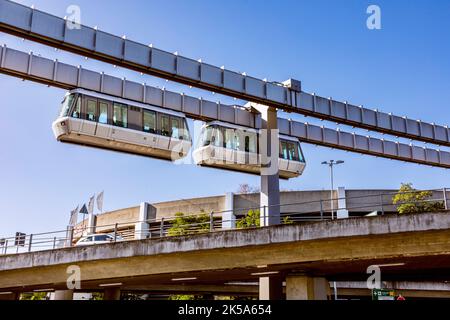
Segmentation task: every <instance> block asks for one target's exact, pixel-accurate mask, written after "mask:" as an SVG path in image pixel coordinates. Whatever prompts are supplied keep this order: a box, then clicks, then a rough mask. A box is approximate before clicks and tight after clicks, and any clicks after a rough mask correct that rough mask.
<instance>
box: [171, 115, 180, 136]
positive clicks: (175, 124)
mask: <svg viewBox="0 0 450 320" xmlns="http://www.w3.org/2000/svg"><path fill="white" fill-rule="evenodd" d="M170 120H171V121H170V122H171V129H172V138H176V139H183V137H182V136H181V134H180V133H181V121H180V120H181V119H180V118H176V117H171V119H170Z"/></svg>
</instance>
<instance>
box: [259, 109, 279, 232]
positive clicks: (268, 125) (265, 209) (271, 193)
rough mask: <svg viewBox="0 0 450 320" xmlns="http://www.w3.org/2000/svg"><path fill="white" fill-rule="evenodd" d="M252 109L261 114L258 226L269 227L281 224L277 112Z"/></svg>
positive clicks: (274, 110)
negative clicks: (259, 217)
mask: <svg viewBox="0 0 450 320" xmlns="http://www.w3.org/2000/svg"><path fill="white" fill-rule="evenodd" d="M253 107H254V108H255V109H256V110H258V111H259V112H260V113H261V129H262V130H261V134H260V137H259V152H260V154H261V192H260V206H261V212H260V214H261V219H260V225H261V226H271V225H276V224H279V223H280V222H281V221H280V207H279V204H280V181H279V173H278V158H279V138H278V120H277V119H278V118H277V110H276V109H275V108H271V107H268V106H264V105H259V104H258V105H255V106H253Z"/></svg>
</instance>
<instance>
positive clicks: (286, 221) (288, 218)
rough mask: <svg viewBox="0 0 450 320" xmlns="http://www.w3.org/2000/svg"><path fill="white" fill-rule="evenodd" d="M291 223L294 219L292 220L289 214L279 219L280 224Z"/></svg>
mask: <svg viewBox="0 0 450 320" xmlns="http://www.w3.org/2000/svg"><path fill="white" fill-rule="evenodd" d="M293 223H294V220H292V219H291V217H290V216H285V217H283V219H282V220H281V224H293Z"/></svg>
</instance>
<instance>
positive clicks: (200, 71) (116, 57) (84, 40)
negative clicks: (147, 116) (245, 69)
mask: <svg viewBox="0 0 450 320" xmlns="http://www.w3.org/2000/svg"><path fill="white" fill-rule="evenodd" d="M66 22H67V21H66V20H64V19H62V18H59V17H56V16H53V15H50V14H48V13H46V12H42V11H39V10H36V9H34V8H30V7H26V6H23V5H21V4H18V3H15V2H12V1H8V0H0V31H3V32H6V33H10V34H13V35H17V36H20V37H23V38H26V39H29V40H32V41H36V42H40V43H43V44H46V45H50V46H53V47H55V48H59V49H63V50H67V51H70V52H73V53H76V54H81V55H84V56H87V57H90V58H94V59H98V60H101V61H104V62H107V63H112V64H115V65H119V66H122V67H125V68H128V69H132V70H136V71H139V72H142V73H146V74H150V75H154V76H158V77H162V78H166V79H169V80H173V81H176V82H179V83H184V84H188V85H191V86H194V87H198V88H202V89H208V90H212V91H215V92H217V93H221V94H225V95H229V96H233V97H236V98H240V99H243V100H248V101H252V102H257V103H261V104H264V105H268V106H272V107H276V108H279V109H282V110H284V111H287V112H296V113H300V114H304V115H308V116H313V117H317V118H321V119H324V120H331V121H337V122H339V123H342V124H347V125H351V126H355V127H359V128H364V129H369V130H372V131H377V132H381V133H386V134H390V135H394V136H398V137H404V138H409V139H413V140H418V141H423V142H429V143H433V144H437V145H444V146H450V129H449V128H448V127H447V126H441V125H436V124H434V123H427V122H422V121H420V120H413V119H408V118H406V117H401V116H397V115H393V114H390V113H385V112H380V111H376V110H371V109H368V108H363V107H361V106H356V105H352V104H349V103H347V102H340V101H336V100H333V99H331V98H324V97H320V96H317V95H314V94H310V93H306V92H303V91H302V90H301V83H300V82H299V81H296V80H292V81H288V82H285V83H283V84H282V83H276V82H267V81H265V80H261V79H257V78H254V77H251V76H248V75H246V74H242V73H237V72H233V71H230V70H227V69H225V68H219V67H216V66H213V65H210V64H207V63H204V62H201V61H197V60H193V59H189V58H186V57H183V56H180V55H177V54H173V53H169V52H166V51H162V50H160V49H157V48H154V47H152V46H149V45H144V44H141V43H137V42H134V41H131V40H128V39H126V38H125V37H118V36H115V35H111V34H108V33H105V32H103V31H100V30H98V29H96V28H91V27H88V26H84V25H79V28H73V25H72V28H69V27H67V23H66Z"/></svg>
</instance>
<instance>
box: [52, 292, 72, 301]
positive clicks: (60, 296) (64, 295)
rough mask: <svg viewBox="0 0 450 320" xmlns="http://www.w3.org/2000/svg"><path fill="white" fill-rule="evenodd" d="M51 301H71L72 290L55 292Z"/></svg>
mask: <svg viewBox="0 0 450 320" xmlns="http://www.w3.org/2000/svg"><path fill="white" fill-rule="evenodd" d="M53 300H73V290H55V292H54V295H53Z"/></svg>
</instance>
